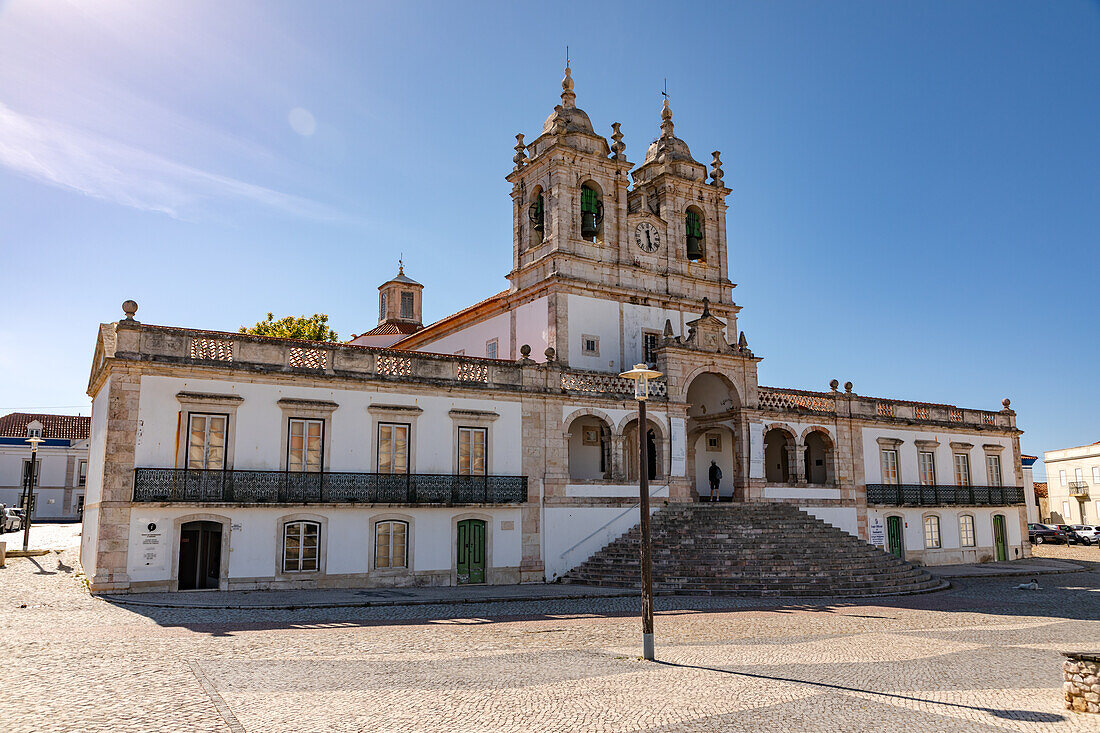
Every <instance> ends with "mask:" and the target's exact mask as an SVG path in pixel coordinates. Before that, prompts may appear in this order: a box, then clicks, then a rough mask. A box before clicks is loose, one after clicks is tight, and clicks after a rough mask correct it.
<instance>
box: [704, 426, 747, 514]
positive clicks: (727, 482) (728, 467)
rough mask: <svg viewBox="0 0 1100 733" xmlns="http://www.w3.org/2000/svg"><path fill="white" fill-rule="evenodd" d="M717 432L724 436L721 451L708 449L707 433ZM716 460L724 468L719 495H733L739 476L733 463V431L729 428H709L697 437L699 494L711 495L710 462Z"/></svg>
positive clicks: (706, 496) (705, 496)
mask: <svg viewBox="0 0 1100 733" xmlns="http://www.w3.org/2000/svg"><path fill="white" fill-rule="evenodd" d="M711 432H716V433H718V434H719V435H721V436H722V445H721V448H722V450H721V451H713V452H711V451H708V450H707V434H708V433H711ZM711 461H715V462H717V464H718V467H719V468H720V469H722V480H721V482H720V483H719V485H718V495H719V496H733V482H734V481H735V480H736V478H737V473H736V472H735V471H734V465H733V433H731V432H730V431H729V430H727V429H722V430H713V431H711V430H708V431H706V432H703V433H701V434H700V435H699V436H698V437H696V439H695V490H696V491H697V492H699V496H701V497H703V498H704V499H705V498H708V497H709V496H710V462H711Z"/></svg>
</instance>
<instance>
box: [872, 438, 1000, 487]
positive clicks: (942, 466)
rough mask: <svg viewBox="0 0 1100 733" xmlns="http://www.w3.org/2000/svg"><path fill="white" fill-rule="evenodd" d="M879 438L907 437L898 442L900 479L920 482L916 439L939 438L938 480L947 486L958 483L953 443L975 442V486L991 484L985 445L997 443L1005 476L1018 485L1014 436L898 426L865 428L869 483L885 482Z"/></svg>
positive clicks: (972, 454)
mask: <svg viewBox="0 0 1100 733" xmlns="http://www.w3.org/2000/svg"><path fill="white" fill-rule="evenodd" d="M879 438H896V439H898V440H901V441H903V442H902V444H901V445H900V446H898V470H899V472H900V479H901V480H900V483H903V484H917V483H920V474H919V473H918V472H917V452H918V451H917V446H916V445H915V443H914V441H916V440H935V441H938V442H939V446H938V447H937V448H936V450H935V453H936V483H937V484H939V485H944V486H953V485H954V484H955V463H954V451H953V450H952V449H951V443H952V442H957V443H971V444H972V445H973V446H974V447H973V448H971V449H970V451H969V454H970V484H971V485H972V486H987V485H989V477H988V475H987V472H986V464H985V456H986V453H985V451H984V450H983V449H982V446H983V445H986V444H993V443H995V444H997V445H1000V446H1002V447H1003V450H1002V451H1001V452H1000V456H1001V478H1002V483H1003V485H1005V486H1015V485H1016V473H1015V470H1016V468H1015V466H1014V465H1013V462H1012V461H1013V458H1012V439H1011V438H1005V437H994V436H990V435H982V434H977V435H975V434H967V433H961V432H960V433H955V432H947V431H945V432H938V433H936V432H928V431H921V430H896V429H893V428H864V429H863V434H862V439H863V460H864V464H863V466H864V467H863V470H864V476H866V478H867V483H869V484H878V483H882V465H881V462H880V459H879V450H880V446H879V444H878V439H879Z"/></svg>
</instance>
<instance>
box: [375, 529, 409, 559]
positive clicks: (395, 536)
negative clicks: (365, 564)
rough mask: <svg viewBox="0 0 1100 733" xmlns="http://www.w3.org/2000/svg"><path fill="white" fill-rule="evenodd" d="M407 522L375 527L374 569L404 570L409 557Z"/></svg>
mask: <svg viewBox="0 0 1100 733" xmlns="http://www.w3.org/2000/svg"><path fill="white" fill-rule="evenodd" d="M408 530H409V525H408V523H407V522H378V523H377V524H375V525H374V567H376V568H404V567H408V563H407V561H406V560H405V558H406V556H407V555H408V553H407V549H408Z"/></svg>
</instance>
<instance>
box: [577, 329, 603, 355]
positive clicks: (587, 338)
mask: <svg viewBox="0 0 1100 733" xmlns="http://www.w3.org/2000/svg"><path fill="white" fill-rule="evenodd" d="M589 342H591V344H592V348H589ZM599 355H600V337H599V336H593V335H591V334H588V333H584V334H581V356H599Z"/></svg>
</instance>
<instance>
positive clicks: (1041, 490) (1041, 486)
mask: <svg viewBox="0 0 1100 733" xmlns="http://www.w3.org/2000/svg"><path fill="white" fill-rule="evenodd" d="M1035 496H1038V497H1039V498H1040V499H1045V498H1046V497H1047V482H1046V481H1036V482H1035Z"/></svg>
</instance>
